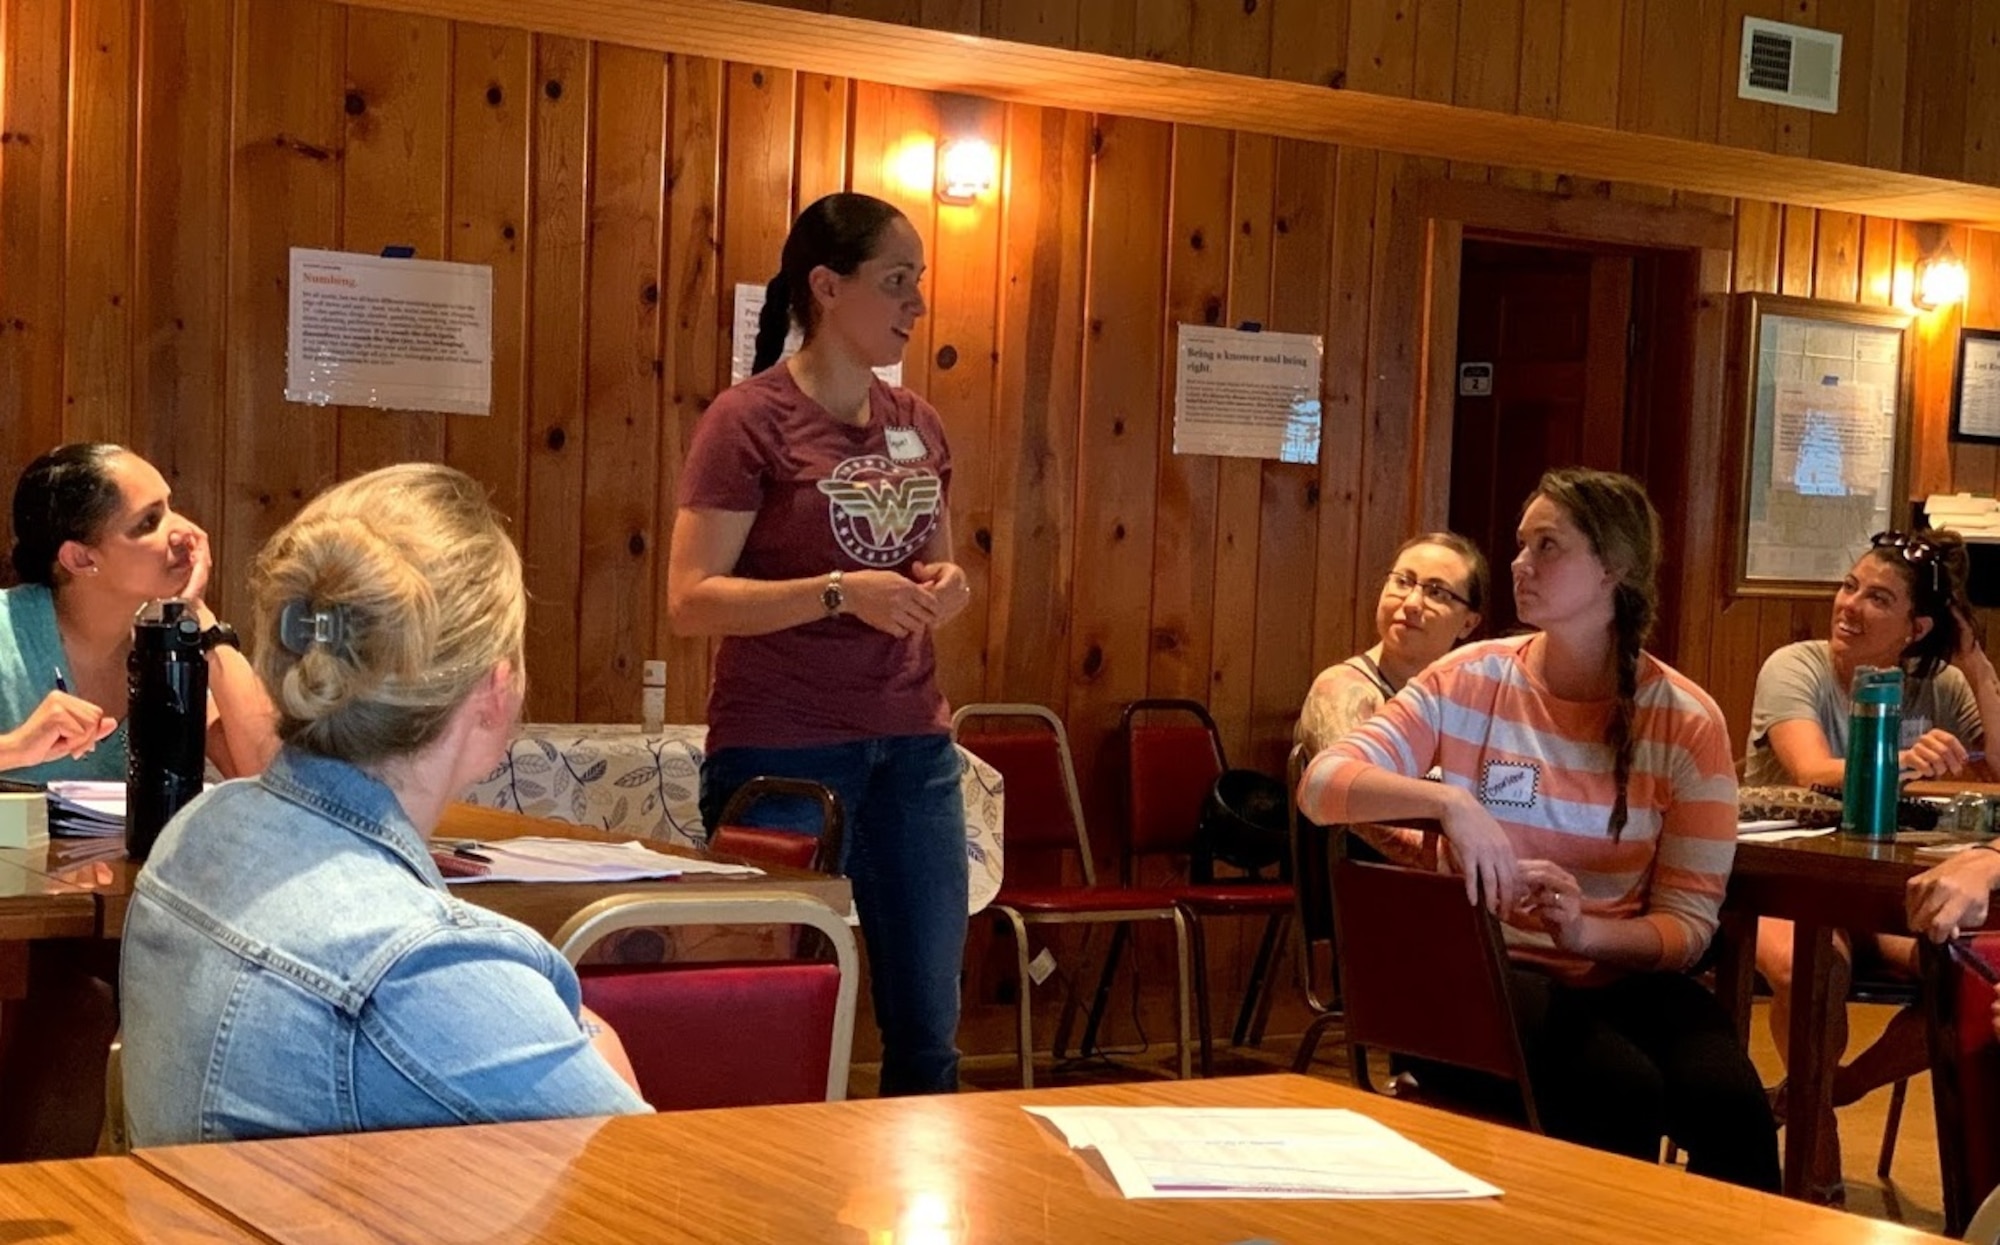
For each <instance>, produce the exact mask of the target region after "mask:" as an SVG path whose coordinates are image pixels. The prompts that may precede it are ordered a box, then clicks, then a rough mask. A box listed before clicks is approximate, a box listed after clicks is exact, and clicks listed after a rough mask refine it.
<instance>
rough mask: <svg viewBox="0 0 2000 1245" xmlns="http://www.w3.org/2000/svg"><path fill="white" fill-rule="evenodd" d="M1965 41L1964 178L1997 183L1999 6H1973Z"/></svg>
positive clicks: (1999, 173) (1999, 164) (1999, 142)
mask: <svg viewBox="0 0 2000 1245" xmlns="http://www.w3.org/2000/svg"><path fill="white" fill-rule="evenodd" d="M1969 21H1970V22H1971V26H1972V29H1971V33H1970V36H1969V38H1968V39H1967V40H1966V49H1967V51H1966V62H1967V63H1966V83H1965V152H1964V155H1963V158H1962V161H1961V165H1960V167H1961V168H1962V169H1963V170H1964V173H1963V175H1964V179H1965V180H1966V181H1969V182H1978V183H1980V184H1981V185H1986V186H1994V185H2000V5H1992V4H1981V5H1975V6H1973V11H1972V13H1971V16H1970V18H1969Z"/></svg>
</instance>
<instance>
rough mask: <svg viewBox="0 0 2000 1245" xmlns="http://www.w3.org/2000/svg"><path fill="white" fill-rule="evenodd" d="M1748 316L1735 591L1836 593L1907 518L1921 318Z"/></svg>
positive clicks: (1742, 357)
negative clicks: (1915, 325) (1871, 547)
mask: <svg viewBox="0 0 2000 1245" xmlns="http://www.w3.org/2000/svg"><path fill="white" fill-rule="evenodd" d="M1739 307H1740V311H1741V314H1742V326H1741V334H1742V335H1741V337H1740V339H1739V346H1738V350H1739V354H1738V356H1737V358H1738V361H1739V365H1740V371H1741V375H1742V381H1743V384H1742V390H1741V409H1742V411H1743V420H1742V428H1743V442H1742V445H1743V477H1742V485H1741V488H1740V489H1739V491H1738V494H1737V498H1738V506H1737V516H1736V573H1735V583H1734V591H1735V592H1736V594H1737V595H1740V596H1796V595H1800V594H1816V593H1820V592H1824V591H1825V590H1826V589H1828V588H1831V587H1833V586H1835V585H1837V584H1839V583H1840V581H1841V578H1842V577H1843V576H1845V575H1846V574H1847V571H1848V568H1849V567H1851V566H1852V565H1853V564H1854V560H1855V559H1856V558H1858V557H1860V556H1861V552H1862V551H1863V550H1865V549H1866V548H1867V547H1868V538H1869V537H1870V536H1871V535H1873V534H1874V533H1876V532H1879V531H1882V530H1883V529H1884V528H1891V527H1895V526H1897V519H1896V516H1897V515H1900V514H1902V513H1903V511H1904V509H1905V501H1906V495H1907V491H1908V484H1907V481H1908V478H1909V470H1908V462H1909V439H1910V359H1911V354H1912V346H1911V342H1910V326H1911V323H1912V321H1913V317H1912V316H1910V315H1908V314H1906V313H1903V312H1899V311H1893V310H1890V309H1888V308H1881V307H1861V306H1856V305H1854V304H1852V303H1830V302H1821V301H1818V300H1815V299H1804V298H1784V297H1780V296H1778V295H1775V294H1745V295H1743V296H1742V299H1741V301H1740V304H1739Z"/></svg>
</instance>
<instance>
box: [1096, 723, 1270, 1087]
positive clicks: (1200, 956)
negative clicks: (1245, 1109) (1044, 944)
mask: <svg viewBox="0 0 2000 1245" xmlns="http://www.w3.org/2000/svg"><path fill="white" fill-rule="evenodd" d="M1163 719H1164V720H1163ZM1175 719H1178V720H1175ZM1120 726H1121V728H1122V729H1123V731H1124V735H1125V761H1126V765H1125V770H1126V787H1125V791H1126V800H1125V814H1126V816H1125V825H1126V836H1127V837H1126V848H1127V852H1126V856H1125V882H1126V884H1127V885H1130V884H1131V882H1132V868H1133V863H1134V861H1135V860H1136V859H1137V858H1139V857H1142V856H1156V855H1173V856H1186V857H1187V858H1188V859H1189V860H1190V862H1191V868H1192V869H1193V870H1194V872H1195V873H1196V877H1195V879H1194V881H1192V882H1191V883H1189V884H1188V885H1186V886H1178V887H1175V888H1174V894H1175V902H1176V903H1178V904H1179V905H1180V908H1181V912H1182V913H1183V914H1184V915H1185V917H1186V918H1187V923H1188V937H1189V946H1190V949H1191V951H1192V953H1193V956H1192V958H1193V969H1194V1010H1195V1021H1196V1023H1197V1025H1198V1026H1199V1031H1200V1035H1201V1074H1202V1075H1203V1076H1210V1075H1213V1073H1214V1059H1213V1050H1212V1046H1213V1039H1212V1036H1211V1032H1210V1018H1209V1006H1208V936H1207V925H1208V918H1210V917H1239V916H1261V917H1264V918H1265V920H1264V933H1263V937H1262V938H1261V939H1260V940H1259V942H1258V944H1257V955H1256V958H1255V959H1254V960H1253V961H1252V962H1251V967H1250V979H1249V980H1248V981H1247V982H1246V983H1244V989H1243V1002H1242V1004H1241V1006H1240V1007H1239V1008H1238V1009H1237V1013H1236V1028H1235V1030H1234V1032H1233V1033H1232V1035H1231V1037H1230V1044H1231V1045H1233V1046H1241V1045H1243V1044H1244V1043H1245V1042H1248V1041H1256V1040H1260V1039H1261V1038H1262V1036H1263V1033H1262V1030H1263V1018H1264V1016H1265V1015H1267V1014H1268V1009H1269V1002H1270V995H1269V990H1268V988H1267V983H1268V978H1269V975H1270V969H1271V961H1272V960H1273V959H1274V958H1275V957H1276V953H1277V948H1278V945H1279V940H1280V939H1281V938H1282V937H1283V936H1284V931H1285V924H1286V921H1287V919H1288V918H1289V917H1290V916H1291V914H1292V907H1293V904H1294V903H1295V902H1296V895H1295V892H1294V891H1293V888H1292V886H1291V885H1290V884H1289V883H1286V882H1266V881H1262V880H1259V879H1254V878H1253V879H1247V880H1243V881H1236V880H1224V881H1222V882H1216V881H1214V878H1213V872H1212V868H1209V867H1204V866H1207V865H1208V861H1207V858H1206V856H1205V855H1203V854H1201V853H1200V852H1199V848H1200V843H1199V838H1200V830H1201V821H1202V814H1203V811H1204V810H1205V809H1206V808H1207V806H1208V801H1209V797H1210V794H1211V793H1212V792H1213V791H1214V788H1215V780H1216V779H1217V778H1220V777H1221V776H1222V774H1223V772H1224V771H1225V770H1227V769H1228V768H1229V764H1228V761H1227V760H1226V758H1225V757H1224V754H1223V748H1222V732H1221V731H1219V730H1217V729H1216V726H1215V719H1214V718H1212V717H1210V716H1209V712H1208V709H1207V707H1206V706H1204V705H1202V704H1201V703H1200V702H1198V701H1193V700H1160V699H1148V700H1135V701H1133V702H1132V703H1131V704H1129V705H1127V706H1125V713H1124V716H1123V718H1122V720H1121V722H1120ZM1203 875H1206V876H1203ZM1123 932H1124V930H1123V927H1121V928H1120V929H1119V931H1118V932H1117V933H1116V934H1114V935H1113V937H1114V939H1115V938H1117V937H1119V936H1120V935H1122V934H1123ZM1115 946H1116V944H1115V943H1114V947H1115ZM1115 958H1116V952H1115V951H1114V953H1113V961H1114V962H1115ZM1109 986H1110V980H1109V978H1108V977H1107V978H1106V980H1105V981H1104V982H1102V983H1100V985H1099V988H1098V993H1097V998H1096V999H1095V1000H1094V1001H1093V1003H1092V1006H1091V1013H1090V1023H1089V1024H1088V1025H1087V1026H1086V1027H1085V1029H1084V1036H1083V1040H1084V1048H1085V1049H1086V1050H1087V1049H1089V1048H1090V1047H1091V1045H1092V1044H1093V1043H1094V1041H1095V1040H1096V1037H1097V1023H1098V1019H1099V1017H1100V1016H1101V1015H1102V1014H1103V1009H1104V1006H1105V1004H1106V1003H1107V1002H1108V1001H1109Z"/></svg>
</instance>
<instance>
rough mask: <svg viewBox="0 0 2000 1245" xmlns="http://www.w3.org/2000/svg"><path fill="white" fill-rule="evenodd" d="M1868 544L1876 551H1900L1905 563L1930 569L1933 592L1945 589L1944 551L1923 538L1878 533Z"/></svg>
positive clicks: (1900, 533)
mask: <svg viewBox="0 0 2000 1245" xmlns="http://www.w3.org/2000/svg"><path fill="white" fill-rule="evenodd" d="M1868 544H1869V547H1870V548H1874V549H1895V550H1898V551H1900V552H1901V553H1902V555H1903V561H1905V562H1908V563H1909V564H1910V565H1911V566H1928V567H1930V568H1931V591H1932V592H1937V591H1940V590H1942V588H1943V587H1944V579H1943V575H1944V569H1943V568H1944V563H1943V561H1942V555H1943V551H1942V550H1940V549H1939V548H1938V547H1937V546H1936V545H1933V544H1932V543H1931V542H1930V541H1928V540H1925V539H1924V538H1923V537H1921V536H1912V535H1910V534H1909V533H1908V532H1896V531H1889V532H1877V533H1875V534H1874V535H1873V536H1870V537H1869V538H1868Z"/></svg>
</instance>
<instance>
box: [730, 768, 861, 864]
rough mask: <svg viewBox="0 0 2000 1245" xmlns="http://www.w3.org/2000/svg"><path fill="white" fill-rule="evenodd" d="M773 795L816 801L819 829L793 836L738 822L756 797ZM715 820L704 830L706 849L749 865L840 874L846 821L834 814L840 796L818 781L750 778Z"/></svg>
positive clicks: (784, 832)
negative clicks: (715, 823) (816, 831)
mask: <svg viewBox="0 0 2000 1245" xmlns="http://www.w3.org/2000/svg"><path fill="white" fill-rule="evenodd" d="M773 798H778V799H787V798H789V799H798V800H810V801H812V802H813V803H815V804H817V805H819V826H820V829H819V833H818V834H817V835H811V834H797V833H794V832H792V831H790V830H772V829H768V828H766V827H763V826H748V825H744V824H743V818H744V817H745V816H747V815H748V814H749V812H750V810H751V809H752V808H753V807H755V806H756V805H757V803H758V802H759V801H762V800H767V799H773ZM719 820H720V822H721V824H720V825H718V826H716V827H715V828H714V829H713V830H711V831H709V834H708V849H709V850H710V851H712V852H715V853H717V854H719V855H723V856H735V857H737V858H738V859H741V860H743V861H745V862H746V863H749V864H753V865H779V866H782V867H784V868H788V869H810V870H812V871H813V872H814V873H829V874H832V875H833V876H835V877H840V876H842V872H841V867H840V850H841V838H842V836H843V834H844V831H845V825H846V822H845V820H844V819H843V818H842V816H841V812H840V797H839V796H836V795H835V794H834V793H833V792H832V791H830V790H829V789H827V788H826V787H825V786H824V785H822V784H820V783H816V782H811V781H809V780H807V779H804V778H771V777H758V778H752V779H751V780H750V781H749V782H746V783H744V784H743V785H742V786H741V787H738V788H737V789H736V794H734V795H732V796H730V797H729V802H728V803H727V804H725V805H723V806H722V816H721V818H720V819H719Z"/></svg>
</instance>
